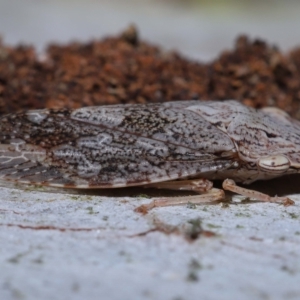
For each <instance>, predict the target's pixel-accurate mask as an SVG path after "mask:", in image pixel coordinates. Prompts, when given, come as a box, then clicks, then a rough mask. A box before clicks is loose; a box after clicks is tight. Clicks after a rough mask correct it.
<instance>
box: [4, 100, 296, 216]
mask: <svg viewBox="0 0 300 300" xmlns="http://www.w3.org/2000/svg"><path fill="white" fill-rule="evenodd" d="M299 169H300V122H298V121H296V120H293V119H292V118H290V117H289V116H288V115H287V114H286V113H285V112H283V111H281V110H279V109H275V108H265V109H261V110H256V109H253V108H250V107H246V106H244V105H242V104H240V103H239V102H236V101H234V100H229V101H223V102H218V101H205V102H202V101H178V102H165V103H160V104H127V105H111V106H96V107H83V108H79V109H75V110H68V109H44V110H29V111H25V112H20V113H16V114H10V115H5V116H2V117H1V119H0V178H1V180H2V181H12V182H17V183H24V184H41V185H46V186H52V187H63V188H75V189H86V188H100V189H102V188H118V187H127V186H138V185H143V186H145V187H155V188H166V189H177V190H191V191H195V192H198V193H199V195H193V196H188V197H174V198H160V199H157V200H154V201H153V202H151V203H150V204H149V205H146V206H143V207H140V210H141V211H142V210H143V209H144V210H148V209H150V208H152V207H155V206H165V205H176V204H181V203H186V202H193V203H201V202H207V201H215V200H220V199H222V198H223V197H224V192H223V190H220V189H215V188H213V186H212V183H211V181H210V180H216V179H218V180H225V181H224V182H223V188H224V189H225V190H231V191H233V192H236V193H238V194H241V195H245V196H248V197H252V198H256V199H258V200H262V201H271V202H281V203H284V204H285V205H289V204H292V203H293V201H292V200H290V199H289V198H287V197H270V196H268V195H266V194H262V193H259V192H256V191H252V190H248V189H245V188H241V187H239V186H237V185H236V184H235V181H236V182H242V183H244V184H248V183H251V182H253V181H255V180H261V179H270V178H273V177H277V176H281V175H285V174H291V173H298V172H299Z"/></svg>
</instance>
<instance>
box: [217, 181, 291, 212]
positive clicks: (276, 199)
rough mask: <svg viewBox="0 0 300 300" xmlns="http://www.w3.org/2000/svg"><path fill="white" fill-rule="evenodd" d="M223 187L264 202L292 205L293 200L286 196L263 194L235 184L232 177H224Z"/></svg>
mask: <svg viewBox="0 0 300 300" xmlns="http://www.w3.org/2000/svg"><path fill="white" fill-rule="evenodd" d="M222 186H223V189H224V190H228V191H231V192H234V193H237V194H239V195H242V196H246V197H249V198H254V199H257V200H260V201H266V202H276V203H281V204H283V205H284V206H288V205H293V204H295V202H294V201H293V200H291V199H290V198H288V197H277V196H276V197H271V196H269V195H267V194H263V193H260V192H257V191H253V190H249V189H246V188H243V187H240V186H237V185H236V184H235V182H234V181H233V180H232V179H226V180H224V181H223V185H222Z"/></svg>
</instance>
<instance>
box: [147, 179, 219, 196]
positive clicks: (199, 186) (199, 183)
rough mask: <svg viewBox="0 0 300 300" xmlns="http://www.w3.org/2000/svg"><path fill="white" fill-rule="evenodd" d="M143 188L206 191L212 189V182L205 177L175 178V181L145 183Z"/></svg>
mask: <svg viewBox="0 0 300 300" xmlns="http://www.w3.org/2000/svg"><path fill="white" fill-rule="evenodd" d="M144 187H145V188H156V189H166V190H178V191H195V192H198V193H203V192H207V191H209V190H211V189H212V187H213V183H212V182H211V181H209V180H207V179H204V178H200V179H192V180H176V181H164V182H156V183H151V184H147V185H145V186H144Z"/></svg>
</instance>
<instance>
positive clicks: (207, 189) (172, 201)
mask: <svg viewBox="0 0 300 300" xmlns="http://www.w3.org/2000/svg"><path fill="white" fill-rule="evenodd" d="M147 187H156V188H164V189H172V190H185V191H187V190H188V191H195V192H199V193H201V192H202V193H203V192H204V193H203V194H201V195H194V196H181V197H165V198H159V199H156V200H153V201H152V202H150V203H149V204H144V205H141V206H139V207H137V208H136V209H135V211H136V212H140V213H144V214H145V213H147V212H148V211H149V210H150V209H152V208H154V207H161V206H174V205H185V204H188V203H192V204H201V203H208V202H214V201H217V200H222V199H224V196H225V195H224V191H223V190H220V189H215V188H212V183H211V182H210V181H208V180H206V179H199V180H183V181H169V182H161V183H157V184H156V183H154V184H151V185H147Z"/></svg>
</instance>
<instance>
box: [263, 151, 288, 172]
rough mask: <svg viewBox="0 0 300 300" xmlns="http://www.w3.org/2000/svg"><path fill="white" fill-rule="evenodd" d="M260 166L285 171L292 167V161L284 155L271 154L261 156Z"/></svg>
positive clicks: (268, 169) (272, 170)
mask: <svg viewBox="0 0 300 300" xmlns="http://www.w3.org/2000/svg"><path fill="white" fill-rule="evenodd" d="M258 166H259V168H260V169H262V170H266V171H270V172H277V173H283V172H285V171H287V170H288V169H289V167H290V161H289V160H288V159H287V158H286V157H285V156H283V155H271V156H268V157H264V158H261V159H260V160H259V161H258Z"/></svg>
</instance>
